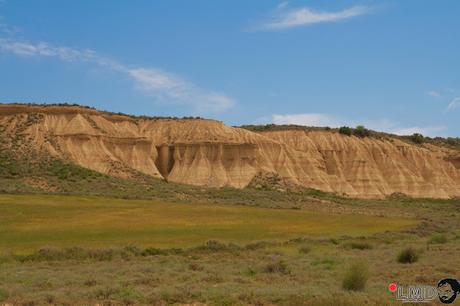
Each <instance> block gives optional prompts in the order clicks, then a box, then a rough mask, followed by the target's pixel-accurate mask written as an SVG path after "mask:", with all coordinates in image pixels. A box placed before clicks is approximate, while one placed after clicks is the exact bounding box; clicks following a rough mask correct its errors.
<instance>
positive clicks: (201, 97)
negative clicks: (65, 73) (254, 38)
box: [0, 38, 235, 113]
mask: <svg viewBox="0 0 460 306" xmlns="http://www.w3.org/2000/svg"><path fill="white" fill-rule="evenodd" d="M0 50H3V51H6V52H10V53H13V54H15V55H18V56H26V57H32V56H40V57H56V58H59V59H60V60H63V61H81V62H89V63H93V64H96V65H98V66H101V67H105V68H109V69H111V70H113V71H115V72H118V73H122V74H124V75H126V76H128V77H129V78H130V79H131V80H133V81H134V83H135V84H136V88H139V89H140V90H142V92H144V93H146V94H148V95H150V96H154V97H155V98H157V99H159V100H164V101H166V100H167V101H172V102H175V103H182V104H187V105H190V106H192V107H193V108H194V110H195V111H196V112H198V113H207V112H222V111H225V110H227V109H229V108H231V107H233V106H234V105H235V101H234V100H233V99H232V98H230V97H228V96H226V95H224V94H220V93H217V92H214V91H209V90H204V89H201V88H199V87H197V86H196V85H194V84H192V83H190V82H188V81H186V80H184V79H182V78H181V77H179V76H176V75H174V74H171V73H167V72H164V71H161V70H158V69H154V68H145V67H135V68H133V67H130V66H128V65H125V64H122V63H119V62H117V61H114V60H112V59H110V58H107V57H103V56H100V55H98V54H97V53H96V52H95V51H93V50H89V49H83V50H81V49H74V48H68V47H60V46H53V45H50V44H48V43H46V42H39V43H28V42H19V41H14V40H10V39H1V38H0Z"/></svg>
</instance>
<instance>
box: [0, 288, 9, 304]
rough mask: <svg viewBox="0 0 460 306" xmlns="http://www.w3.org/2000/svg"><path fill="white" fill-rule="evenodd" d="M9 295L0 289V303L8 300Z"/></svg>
mask: <svg viewBox="0 0 460 306" xmlns="http://www.w3.org/2000/svg"><path fill="white" fill-rule="evenodd" d="M8 296H9V294H8V292H7V291H6V290H5V289H2V288H0V302H1V301H4V300H6V299H7V298H8Z"/></svg>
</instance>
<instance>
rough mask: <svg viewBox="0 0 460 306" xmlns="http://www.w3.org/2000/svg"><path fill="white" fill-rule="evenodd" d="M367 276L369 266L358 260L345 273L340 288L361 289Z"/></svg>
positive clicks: (364, 285)
mask: <svg viewBox="0 0 460 306" xmlns="http://www.w3.org/2000/svg"><path fill="white" fill-rule="evenodd" d="M368 278H369V267H368V266H367V264H365V263H362V262H359V263H355V264H353V265H352V266H351V267H350V268H349V270H348V271H347V272H346V273H345V276H344V278H343V282H342V288H343V289H344V290H347V291H363V290H364V288H365V287H366V283H367V280H368Z"/></svg>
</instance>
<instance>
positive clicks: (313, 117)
mask: <svg viewBox="0 0 460 306" xmlns="http://www.w3.org/2000/svg"><path fill="white" fill-rule="evenodd" d="M459 106H460V105H459ZM266 123H274V124H295V125H305V126H322V127H324V126H328V127H335V128H336V127H340V126H350V127H355V126H357V125H364V126H365V127H367V128H369V129H372V130H375V131H382V132H388V133H392V134H397V135H412V134H414V133H420V134H423V135H425V136H441V135H442V132H443V131H445V130H446V129H447V128H446V127H445V126H425V127H418V126H414V127H401V126H400V125H398V124H396V123H394V122H392V121H391V120H388V119H378V120H350V119H341V118H338V117H336V116H333V115H329V114H319V113H305V114H288V115H279V114H275V115H272V117H271V120H269V122H266Z"/></svg>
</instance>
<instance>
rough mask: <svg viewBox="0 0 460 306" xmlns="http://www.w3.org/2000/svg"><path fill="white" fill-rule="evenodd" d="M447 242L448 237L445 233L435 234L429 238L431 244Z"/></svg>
mask: <svg viewBox="0 0 460 306" xmlns="http://www.w3.org/2000/svg"><path fill="white" fill-rule="evenodd" d="M446 242H447V237H446V235H443V234H437V235H433V236H431V237H430V239H429V240H428V243H429V244H443V243H446Z"/></svg>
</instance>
